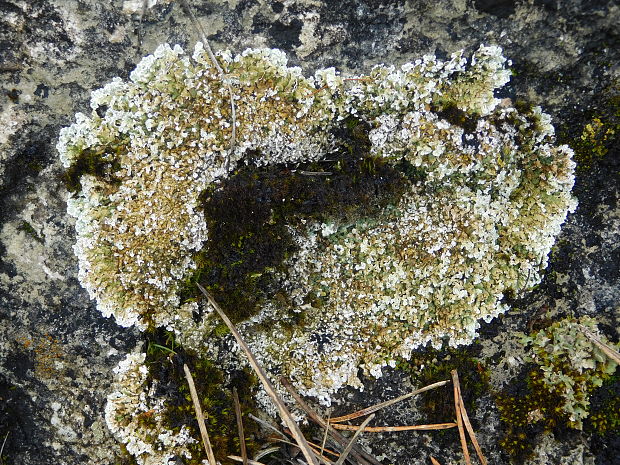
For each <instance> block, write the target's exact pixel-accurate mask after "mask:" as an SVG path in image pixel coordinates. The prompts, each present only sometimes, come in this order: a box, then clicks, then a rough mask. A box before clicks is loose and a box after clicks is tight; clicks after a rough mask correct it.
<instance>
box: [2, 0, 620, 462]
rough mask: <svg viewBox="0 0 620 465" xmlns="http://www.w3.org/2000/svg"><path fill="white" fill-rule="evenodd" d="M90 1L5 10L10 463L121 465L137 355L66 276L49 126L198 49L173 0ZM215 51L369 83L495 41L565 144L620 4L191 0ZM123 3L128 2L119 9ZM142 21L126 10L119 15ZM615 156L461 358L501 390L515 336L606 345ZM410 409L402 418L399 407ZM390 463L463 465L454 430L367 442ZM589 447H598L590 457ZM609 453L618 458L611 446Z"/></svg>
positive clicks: (69, 263) (571, 449) (516, 355)
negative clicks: (261, 49)
mask: <svg viewBox="0 0 620 465" xmlns="http://www.w3.org/2000/svg"><path fill="white" fill-rule="evenodd" d="M136 3H140V2H121V1H115V2H109V3H108V2H96V1H94V0H81V1H72V0H56V1H52V0H48V1H37V0H33V1H12V0H9V1H1V2H0V74H1V76H2V79H0V88H1V91H0V95H2V97H1V98H0V173H2V174H1V175H0V241H1V242H0V257H1V258H0V334H2V336H3V337H2V338H1V340H0V443H1V442H2V440H4V437H5V435H6V434H7V433H8V437H7V440H6V444H5V447H4V450H3V452H2V460H4V462H6V463H14V464H31V465H37V464H52V463H54V464H81V463H101V464H113V463H118V460H120V459H119V457H120V448H119V446H118V445H117V444H116V442H115V441H114V440H113V439H112V437H111V435H110V433H109V432H108V431H107V429H106V427H105V423H104V421H103V406H104V399H105V395H106V389H107V387H108V385H109V383H110V381H111V370H112V367H113V366H115V364H116V363H117V362H118V360H120V359H121V358H122V356H123V355H124V354H125V353H126V352H127V351H129V350H131V349H132V347H134V346H135V345H136V344H138V343H139V342H140V341H139V336H138V335H137V333H136V332H134V331H132V330H127V329H123V328H120V327H117V326H116V325H115V324H114V323H113V322H112V321H110V320H106V319H104V318H102V317H101V316H100V315H99V314H98V313H97V312H96V311H95V310H94V305H93V303H92V302H90V301H89V300H88V297H87V295H86V292H85V291H84V290H83V289H82V288H81V287H80V285H79V283H78V282H77V279H76V276H77V262H76V259H75V257H74V256H73V253H72V248H71V246H72V244H73V243H74V233H73V225H72V222H71V220H70V219H69V217H68V216H67V214H66V205H65V201H66V198H67V193H66V191H65V190H64V188H63V187H62V182H61V181H60V174H61V168H60V164H59V161H58V157H57V154H56V152H55V149H54V148H53V147H54V145H55V142H56V138H57V135H58V130H59V129H60V128H61V127H62V126H65V125H67V124H69V123H70V122H71V121H72V119H73V115H74V114H75V112H76V111H86V110H87V108H88V99H89V94H90V91H91V90H92V89H94V88H98V87H101V86H102V85H104V84H105V83H106V82H108V81H109V80H110V79H111V78H112V77H114V76H121V77H122V78H126V77H127V75H128V73H129V72H130V71H131V69H132V68H133V66H134V65H135V63H136V62H137V61H138V60H139V58H140V57H142V56H143V55H146V54H148V53H150V52H152V51H153V50H154V48H155V47H156V45H157V44H159V43H161V42H170V43H179V44H181V45H182V46H183V47H184V48H186V49H187V48H189V46H190V45H192V44H193V43H194V42H195V41H196V40H197V33H196V32H195V30H194V29H193V28H192V27H191V25H190V23H189V20H188V18H187V16H186V15H185V14H184V12H183V10H182V9H181V8H180V7H179V5H178V4H176V3H169V2H162V1H159V2H148V3H149V4H154V5H153V6H151V7H150V8H145V9H142V8H136V7H135V5H134V4H136ZM192 3H194V4H195V5H194V10H195V12H196V15H197V16H198V17H199V18H200V20H201V21H202V22H203V24H204V25H205V27H206V29H207V30H208V31H209V33H210V39H211V40H212V46H213V47H214V48H216V49H223V48H230V49H232V50H235V51H241V50H243V49H244V48H246V47H249V46H252V47H257V46H269V47H277V48H281V49H283V50H284V51H285V52H286V53H287V54H288V55H289V57H290V60H291V62H292V63H293V64H298V65H300V66H303V68H304V70H305V72H306V73H309V72H311V71H313V70H314V69H316V68H319V67H327V66H335V67H337V68H339V69H343V70H349V71H353V72H357V73H363V72H364V71H365V70H368V69H369V68H370V66H371V65H372V64H375V63H380V62H384V63H396V64H398V63H403V62H405V61H410V60H411V59H413V58H415V57H418V56H420V55H422V54H424V53H436V54H437V55H439V56H444V55H446V54H449V53H451V52H453V51H456V50H458V49H461V48H464V49H466V50H468V51H472V50H474V49H476V48H477V47H478V46H479V44H480V43H485V44H497V45H500V46H501V47H503V48H504V54H505V55H506V56H507V57H509V58H510V59H512V61H513V63H514V64H513V69H514V70H515V72H516V73H515V74H516V75H515V76H514V78H513V80H512V82H511V84H509V86H508V91H507V95H504V97H510V98H512V99H515V100H516V99H523V100H525V101H527V102H529V103H532V104H535V105H541V106H543V108H544V109H545V111H547V112H549V113H551V114H552V115H553V117H554V123H555V124H556V127H560V128H565V131H564V135H563V137H564V138H565V139H566V140H567V141H570V140H573V139H574V138H575V137H577V136H578V135H579V134H581V131H582V129H583V127H584V125H585V124H586V123H588V122H589V120H590V118H592V114H591V111H590V110H592V111H598V110H600V109H601V108H603V106H604V104H605V103H604V102H605V101H606V100H605V99H606V97H605V95H607V94H608V93H609V92H614V86H615V92H618V79H620V67H619V66H618V62H619V61H618V57H619V55H620V46H619V44H620V41H619V37H618V29H617V24H619V23H620V7H619V6H618V5H617V2H615V1H613V0H607V1H605V0H595V1H591V0H556V1H553V0H523V1H511V0H502V1H487V0H474V1H467V0H412V1H409V2H402V3H401V2H390V1H387V0H367V1H359V2H325V3H324V2H318V1H313V0H306V1H303V0H302V1H294V0H290V1H289V0H287V1H284V2H277V1H260V0H238V1H237V0H229V1H221V2H216V1H201V0H198V1H195V2H192ZM124 4H125V5H124ZM132 11H136V12H135V13H131V12H132ZM619 172H620V163H619V156H618V144H616V145H615V146H614V147H612V149H611V150H610V151H609V153H607V155H606V156H605V157H603V158H602V159H600V160H595V161H594V162H592V163H591V164H589V166H588V167H587V169H585V167H584V169H582V170H581V171H579V174H578V178H577V184H576V187H575V191H574V192H575V195H576V196H577V197H578V199H579V202H580V206H579V207H578V210H577V212H576V213H575V214H573V215H572V216H571V217H570V218H569V221H568V224H567V225H566V226H565V228H564V231H563V233H562V235H561V237H560V240H559V241H558V245H557V247H556V251H555V252H554V253H553V255H552V260H551V262H552V265H551V267H550V269H549V271H548V274H547V276H546V278H545V280H544V282H543V284H542V285H541V286H540V287H539V288H538V289H537V290H536V291H534V292H532V293H531V294H530V295H528V296H525V298H523V299H522V300H520V301H518V302H515V303H514V307H515V310H514V311H512V312H511V313H509V314H507V315H505V316H504V317H502V318H501V320H500V321H495V322H493V323H491V325H489V326H488V327H486V328H484V329H483V337H482V338H481V340H480V342H479V343H477V344H474V345H473V346H472V347H471V348H470V349H468V350H469V351H471V353H472V354H474V355H477V356H479V357H482V358H484V359H485V360H486V361H487V363H488V364H489V365H490V366H491V368H492V369H491V380H490V384H491V387H492V388H493V389H501V388H502V387H503V386H504V385H506V384H507V383H509V380H510V378H513V377H515V376H517V377H518V376H519V373H521V370H520V367H521V366H522V364H523V360H522V357H523V353H522V349H521V347H520V345H519V344H518V339H517V338H516V336H514V335H513V331H516V330H521V331H527V329H528V325H529V327H530V328H531V327H532V326H535V325H536V324H537V322H538V321H539V320H541V319H543V318H552V319H553V318H558V317H561V316H565V315H575V316H581V315H589V316H592V317H595V318H597V319H598V320H599V321H600V322H601V323H602V324H601V328H602V329H603V330H604V331H605V332H606V334H607V336H608V337H609V338H610V339H611V340H614V341H617V340H618V336H619V335H618V326H619V325H618V317H619V315H618V313H619V311H618V305H619V301H620V285H619V284H620V283H619V281H620V269H619V268H620V267H619V266H618V263H619V248H618V244H619V243H620V211H619V206H618V196H619V180H620V174H619ZM410 387H411V386H410V381H409V380H408V378H407V376H406V375H405V374H404V373H402V372H399V371H397V370H394V371H393V372H390V373H387V374H386V375H385V376H384V377H383V378H381V379H379V380H378V381H375V380H368V383H367V389H366V390H365V391H364V392H363V393H361V394H360V393H358V392H343V393H342V403H343V404H344V405H343V406H341V407H340V408H341V409H342V410H348V411H351V410H352V409H354V407H353V403H355V404H356V405H358V406H359V405H369V404H372V403H375V402H377V401H378V400H385V399H387V398H390V397H392V396H395V395H397V394H399V393H402V392H405V391H406V390H407V389H408V388H410ZM409 407H411V408H409ZM470 416H471V417H472V422H473V423H474V427H475V428H476V429H477V431H478V432H479V435H480V442H481V445H482V447H483V449H484V450H485V452H487V455H488V458H489V461H490V463H496V464H503V463H509V462H508V457H507V456H506V454H505V453H503V452H502V451H501V449H500V448H499V447H498V445H497V440H498V437H499V431H500V424H499V414H498V411H497V409H496V407H495V406H494V402H493V397H492V395H491V393H490V392H489V393H486V394H485V395H483V396H482V398H481V399H480V400H479V402H478V403H477V408H476V411H474V412H470ZM381 420H382V421H385V423H386V424H405V423H410V422H424V420H425V418H424V416H423V414H422V413H420V411H418V410H417V409H416V403H415V402H412V403H410V404H407V405H404V406H403V408H400V409H396V410H394V411H392V413H389V412H388V413H386V414H385V415H384V416H383V418H382V419H381ZM528 440H530V441H537V442H539V443H540V444H539V446H538V447H537V448H536V451H535V454H534V457H533V458H532V459H531V460H530V462H529V463H532V464H539V463H540V464H542V463H566V464H568V463H570V464H573V463H575V464H576V463H584V464H597V465H607V464H613V463H614V461H616V463H617V460H618V459H617V457H618V456H619V455H620V454H619V453H618V450H619V445H618V442H619V441H618V439H617V436H616V438H615V439H613V438H612V439H611V440H609V441H606V442H604V443H602V444H600V443H594V442H592V441H591V439H590V437H589V436H588V435H587V434H585V433H580V432H577V431H559V432H558V431H556V432H554V435H551V434H548V435H542V434H540V435H539V436H538V437H536V438H528ZM365 443H366V444H369V445H371V446H372V449H373V450H374V452H375V454H376V455H377V456H379V457H384V458H385V463H398V464H423V463H424V464H427V463H429V458H428V457H429V455H434V456H435V457H436V458H438V459H440V462H441V463H442V464H456V463H459V460H460V457H461V455H460V453H459V450H458V439H457V435H456V433H455V432H454V431H452V432H447V433H444V434H443V435H437V434H432V433H429V434H413V433H410V434H409V433H408V434H402V435H397V434H391V435H387V434H384V435H379V436H372V437H371V436H370V435H367V436H366V438H365ZM593 444H594V446H593ZM614 447H615V449H614Z"/></svg>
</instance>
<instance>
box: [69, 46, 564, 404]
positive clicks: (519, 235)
mask: <svg viewBox="0 0 620 465" xmlns="http://www.w3.org/2000/svg"><path fill="white" fill-rule="evenodd" d="M218 59H219V60H220V62H221V65H222V68H223V69H224V71H225V77H224V78H221V77H220V76H219V74H218V73H217V72H216V70H215V69H214V68H213V66H212V64H211V63H210V61H209V59H208V57H207V56H206V54H205V52H204V50H203V48H202V45H201V44H198V45H197V47H196V49H195V51H194V53H193V55H192V56H188V55H186V54H185V53H184V52H183V50H181V48H180V47H178V46H176V47H174V48H171V47H170V46H168V45H162V46H160V47H159V48H158V49H157V50H156V51H155V52H154V54H153V55H149V56H147V57H145V58H144V59H143V60H142V61H141V62H140V63H139V64H138V66H137V68H136V70H135V71H134V72H133V73H132V74H131V80H130V81H128V82H124V81H122V80H121V79H118V78H117V79H115V80H113V81H112V82H111V83H110V84H108V85H107V86H105V87H104V88H103V89H100V90H97V91H95V92H93V98H92V102H91V106H92V110H93V111H92V113H91V114H90V115H89V116H87V115H83V114H78V115H77V116H76V120H77V121H76V123H75V124H73V125H72V126H70V127H69V128H65V129H64V130H63V131H62V133H61V137H60V140H59V143H58V150H59V152H60V155H61V159H62V161H63V163H64V165H65V166H66V167H67V168H68V169H70V170H71V167H72V166H73V167H74V166H75V164H76V163H80V160H83V159H84V156H86V155H89V156H92V154H96V155H97V157H98V158H97V159H96V160H94V162H93V163H94V164H93V166H96V167H97V169H98V172H88V171H85V172H84V173H83V174H82V175H81V177H79V186H77V189H76V192H75V193H74V194H73V195H72V196H71V197H70V199H69V212H70V214H71V215H73V216H74V217H75V218H76V219H77V223H76V230H77V244H76V246H75V252H76V254H77V256H78V258H79V262H80V271H79V278H80V280H81V282H82V283H83V285H84V286H85V287H86V289H87V290H88V291H89V293H90V295H91V297H92V298H94V299H96V301H97V306H98V308H99V310H100V311H101V312H102V313H103V314H104V315H114V317H115V318H116V320H117V321H118V322H119V323H120V324H122V325H125V326H129V325H137V326H138V327H140V328H142V329H144V328H147V327H149V326H151V327H160V326H164V327H167V328H168V329H170V330H173V331H175V332H176V333H177V336H178V339H179V341H180V342H181V343H182V344H184V345H186V346H187V347H189V348H192V349H194V350H197V351H203V352H209V350H210V347H211V343H212V341H213V338H214V337H216V335H215V334H216V333H217V332H216V331H214V330H215V327H216V324H217V322H216V321H215V319H214V318H212V317H211V315H210V312H209V309H208V308H201V304H200V303H199V302H196V301H194V300H192V299H189V300H187V301H182V300H181V294H182V291H183V286H184V283H185V282H186V281H187V279H188V277H190V276H192V275H193V273H194V272H195V271H196V268H197V263H196V260H195V258H196V257H197V256H198V255H197V254H198V252H199V251H201V250H203V249H204V248H205V247H206V248H208V247H209V241H210V240H211V236H210V231H209V228H208V227H207V224H208V222H207V219H206V218H205V211H204V205H203V203H202V200H201V198H202V197H201V196H202V195H203V194H204V193H205V192H207V191H210V190H211V191H212V190H213V188H214V186H215V187H217V186H221V185H222V184H224V183H225V181H226V180H228V179H231V178H232V177H233V176H234V175H235V173H237V174H238V173H239V170H240V169H241V168H242V167H243V166H244V165H248V166H250V167H256V169H257V170H259V169H260V168H261V167H263V168H264V167H274V166H278V167H285V168H286V169H289V170H294V169H295V168H298V167H299V164H303V163H311V162H319V163H321V162H323V161H325V162H327V161H328V160H331V161H330V163H332V165H330V166H331V167H335V168H337V166H338V165H337V162H334V159H337V158H339V157H340V154H341V153H342V150H343V147H344V146H346V144H345V143H343V141H342V140H341V134H342V128H343V126H346V125H347V124H349V122H351V121H354V122H356V124H358V123H359V124H360V127H361V128H365V129H364V130H365V135H364V137H365V138H366V140H367V142H368V143H367V147H366V148H365V150H366V151H367V153H365V155H364V156H363V157H362V158H364V160H367V161H365V162H364V163H368V164H369V165H373V164H374V161H380V163H379V164H381V163H383V164H386V165H388V166H389V167H390V169H391V170H392V171H393V172H396V171H398V173H400V174H399V175H398V176H396V177H395V178H394V179H395V180H396V179H397V180H398V181H397V182H398V183H400V185H399V188H398V189H397V191H398V195H394V196H393V198H391V199H388V201H382V202H380V203H378V204H376V205H375V207H376V208H374V209H369V212H367V213H366V214H364V213H363V212H362V213H360V212H357V213H356V214H355V215H354V216H346V215H345V216H343V215H338V214H335V213H334V211H337V210H338V209H337V208H333V207H332V208H330V209H326V210H325V211H323V212H322V213H321V215H318V216H317V215H309V216H306V217H304V216H303V215H302V216H300V215H298V214H295V213H292V214H291V215H289V216H288V217H287V216H286V215H279V214H275V213H277V212H276V210H274V212H275V213H274V215H272V217H267V222H274V221H280V222H283V223H282V224H284V226H283V229H282V231H285V232H286V234H287V235H288V237H289V238H290V240H291V243H292V244H293V247H292V248H291V249H290V250H288V251H287V253H283V254H282V256H281V259H282V263H280V264H279V266H277V267H265V268H264V269H261V270H260V271H257V272H256V273H260V274H262V273H271V275H272V278H273V279H272V281H271V283H272V284H273V283H277V286H278V289H277V292H271V293H269V292H266V293H265V298H264V299H263V301H261V302H259V309H258V311H257V312H254V313H253V316H252V317H251V318H249V319H247V320H246V321H245V322H243V323H242V324H241V331H242V332H243V333H244V336H246V337H247V340H248V343H249V344H250V345H251V346H253V348H254V349H255V352H256V353H257V355H258V356H259V357H261V358H262V362H263V363H264V365H265V366H266V368H267V369H268V370H269V371H271V373H272V374H273V375H280V374H286V375H287V376H289V377H290V378H291V379H292V380H293V381H294V382H295V383H296V385H297V387H299V388H300V390H302V391H303V392H304V393H306V394H314V395H316V396H318V397H320V398H322V399H323V400H324V401H329V394H330V392H333V391H335V390H336V389H338V388H339V387H341V386H343V385H347V384H348V385H358V386H359V380H358V379H357V372H358V368H359V367H362V368H363V369H364V370H365V372H367V373H371V374H373V375H375V376H379V375H380V373H381V367H382V366H384V365H386V364H393V363H394V360H395V359H396V358H397V357H405V358H407V357H409V355H410V353H411V351H412V350H413V349H414V348H415V347H418V346H420V345H424V344H427V343H429V342H430V343H431V344H433V345H435V346H438V345H441V344H442V343H444V342H446V341H447V342H449V343H450V344H451V345H458V344H464V343H468V342H470V341H471V340H472V339H473V338H474V337H475V335H476V330H477V328H478V326H479V320H481V319H484V320H487V321H488V320H490V319H491V318H493V317H495V316H497V315H499V314H501V313H502V312H504V311H505V310H506V305H505V304H504V303H502V298H503V296H504V294H505V293H506V292H521V291H523V290H526V289H528V288H530V287H532V286H534V285H535V284H537V283H538V282H540V279H541V273H542V271H543V270H544V268H545V267H546V265H547V254H548V252H549V250H550V248H551V246H552V245H553V242H554V240H555V237H556V236H557V234H558V233H559V230H560V226H561V224H562V223H563V221H564V220H565V218H566V215H567V213H568V212H569V211H571V210H572V209H573V208H574V207H575V200H574V199H573V198H572V197H571V195H570V191H571V188H572V185H573V181H574V178H573V172H574V163H573V162H572V160H571V156H572V152H571V151H570V149H569V148H568V147H566V146H559V147H558V146H556V145H554V134H553V127H552V126H551V124H550V118H549V116H548V115H546V114H544V113H543V112H542V111H541V109H540V108H537V107H536V108H533V109H531V110H530V111H527V112H524V113H520V112H519V111H517V110H516V109H514V108H512V107H511V106H510V102H509V101H500V100H498V99H497V98H495V97H494V95H493V93H494V91H495V90H496V89H498V88H499V87H501V86H503V85H504V84H505V83H506V82H507V81H508V79H509V71H508V70H507V69H506V67H505V64H506V60H505V58H503V57H502V55H501V50H500V49H499V48H497V47H484V46H483V47H480V49H479V50H478V51H476V52H475V53H474V54H473V56H472V57H471V58H470V59H467V58H465V56H464V54H463V53H456V54H454V55H453V56H452V57H451V58H450V59H449V60H447V61H441V60H438V59H436V58H435V57H433V56H425V57H423V58H422V59H419V60H416V61H415V62H412V63H408V64H405V65H403V66H401V67H399V68H395V67H393V66H376V67H374V68H373V69H372V70H371V71H370V72H369V73H368V74H367V75H365V76H351V77H347V76H343V75H341V74H340V73H338V72H337V71H335V70H334V69H332V68H330V69H323V70H319V71H317V72H316V73H315V75H314V76H313V77H310V78H308V77H304V76H303V75H302V73H301V70H300V69H299V68H289V67H287V66H286V58H285V56H284V54H283V53H282V52H280V51H277V50H246V51H245V52H243V53H241V54H240V55H237V56H233V55H232V54H230V53H228V52H225V53H220V54H219V55H218ZM222 79H224V80H225V81H226V82H225V83H223V82H222ZM228 85H230V86H231V88H232V89H233V94H234V96H235V99H236V108H237V115H236V124H237V127H236V132H237V136H236V139H237V143H236V145H235V149H234V151H233V152H232V153H231V154H230V165H228V163H227V161H226V159H227V156H228V155H229V153H228V148H229V139H230V137H231V117H230V102H229V100H228V99H229V95H228V90H227V86H228ZM358 158H359V157H358ZM373 160H374V161H373ZM82 163H84V162H83V161H82ZM371 169H372V166H371ZM307 174H308V173H306V175H307ZM73 175H74V177H73V179H74V178H75V170H74V171H73ZM297 175H299V176H302V175H304V174H303V173H297ZM311 175H317V174H316V173H311ZM318 175H320V176H325V182H326V183H329V182H330V178H329V176H331V175H334V172H333V171H332V172H329V171H326V172H323V173H319V174H318ZM250 176H252V175H251V173H250ZM257 176H258V175H257ZM355 182H357V179H356V180H355ZM278 211H279V210H278ZM252 234H256V231H253V232H252ZM239 237H240V238H241V239H243V240H245V236H244V237H241V236H239ZM241 239H239V240H241ZM240 260H242V258H240ZM233 265H234V263H233V264H231V266H233ZM207 271H208V270H207ZM296 315H303V324H292V323H291V322H292V321H293V322H295V321H297V322H299V319H295V316H296ZM224 337H225V336H224ZM113 401H114V400H112V402H113Z"/></svg>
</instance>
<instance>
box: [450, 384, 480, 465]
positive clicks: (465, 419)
mask: <svg viewBox="0 0 620 465" xmlns="http://www.w3.org/2000/svg"><path fill="white" fill-rule="evenodd" d="M456 382H457V383H458V382H459V378H458V374H457V377H456ZM457 389H458V391H459V404H460V407H461V415H462V416H463V423H465V429H466V430H467V432H468V433H469V439H471V443H472V444H473V445H474V449H476V454H478V458H479V459H480V463H482V465H487V459H486V458H485V457H484V455H483V454H482V449H481V448H480V444H478V440H477V439H476V433H474V428H473V427H472V426H471V422H470V421H469V415H467V410H466V409H465V402H463V394H462V393H461V384H460V383H459V384H458V386H457Z"/></svg>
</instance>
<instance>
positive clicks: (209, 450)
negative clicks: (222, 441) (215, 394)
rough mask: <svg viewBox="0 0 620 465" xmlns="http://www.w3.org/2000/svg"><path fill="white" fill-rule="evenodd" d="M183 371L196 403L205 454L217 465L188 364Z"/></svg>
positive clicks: (195, 408)
mask: <svg viewBox="0 0 620 465" xmlns="http://www.w3.org/2000/svg"><path fill="white" fill-rule="evenodd" d="M183 371H185V378H187V384H189V393H190V395H191V396H192V402H193V403H194V411H195V412H196V419H197V420H198V429H200V436H201V437H202V442H203V444H204V446H205V452H206V453H207V458H208V459H209V465H216V464H217V462H216V461H215V455H214V454H213V449H212V448H211V441H209V433H208V432H207V427H206V426H205V417H204V415H203V414H202V408H201V407H200V401H199V400H198V393H197V392H196V386H195V385H194V377H193V376H192V373H191V372H190V371H189V368H188V367H187V365H186V364H183Z"/></svg>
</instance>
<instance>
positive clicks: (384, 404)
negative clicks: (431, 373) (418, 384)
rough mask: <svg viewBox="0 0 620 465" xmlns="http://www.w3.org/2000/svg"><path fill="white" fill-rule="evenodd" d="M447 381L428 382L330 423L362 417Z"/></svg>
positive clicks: (334, 419) (332, 420) (444, 383)
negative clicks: (425, 384) (406, 392)
mask: <svg viewBox="0 0 620 465" xmlns="http://www.w3.org/2000/svg"><path fill="white" fill-rule="evenodd" d="M449 382H450V381H449V380H447V381H439V382H437V383H433V384H429V385H428V386H425V387H423V388H420V389H417V390H415V391H413V392H410V393H408V394H405V395H403V396H400V397H396V398H395V399H391V400H388V401H385V402H381V403H380V404H377V405H373V406H372V407H368V408H365V409H362V410H358V411H357V412H354V413H350V414H349V415H343V416H341V417H336V418H332V419H331V420H330V423H331V424H333V423H341V422H343V421H348V420H353V419H355V418H359V417H363V416H365V415H368V414H371V413H374V412H376V411H378V410H381V409H382V408H385V407H389V406H390V405H394V404H396V403H398V402H401V401H403V400H405V399H408V398H410V397H413V396H415V395H417V394H420V393H422V392H425V391H429V390H431V389H435V388H438V387H441V386H444V385H446V384H448V383H449Z"/></svg>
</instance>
